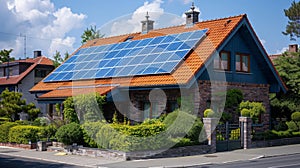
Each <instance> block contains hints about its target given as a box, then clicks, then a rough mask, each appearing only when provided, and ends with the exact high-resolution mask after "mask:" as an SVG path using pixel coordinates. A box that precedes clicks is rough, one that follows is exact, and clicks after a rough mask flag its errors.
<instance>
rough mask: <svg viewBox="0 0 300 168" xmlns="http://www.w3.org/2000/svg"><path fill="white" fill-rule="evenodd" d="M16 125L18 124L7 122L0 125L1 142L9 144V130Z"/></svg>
mask: <svg viewBox="0 0 300 168" xmlns="http://www.w3.org/2000/svg"><path fill="white" fill-rule="evenodd" d="M16 125H18V124H17V123H14V122H6V123H4V124H2V125H0V142H8V140H9V138H8V134H9V130H10V129H11V128H12V127H14V126H16Z"/></svg>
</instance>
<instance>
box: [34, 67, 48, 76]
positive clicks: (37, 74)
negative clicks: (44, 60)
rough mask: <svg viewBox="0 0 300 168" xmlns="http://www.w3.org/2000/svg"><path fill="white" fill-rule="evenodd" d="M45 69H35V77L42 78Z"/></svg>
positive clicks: (45, 74)
mask: <svg viewBox="0 0 300 168" xmlns="http://www.w3.org/2000/svg"><path fill="white" fill-rule="evenodd" d="M47 74H48V73H47V71H46V70H41V69H36V70H35V77H39V78H44V77H46V76H47Z"/></svg>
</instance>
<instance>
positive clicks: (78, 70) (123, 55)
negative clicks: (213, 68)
mask: <svg viewBox="0 0 300 168" xmlns="http://www.w3.org/2000/svg"><path fill="white" fill-rule="evenodd" d="M206 32H207V29H204V30H197V31H190V32H184V33H180V34H171V35H166V36H158V37H154V38H146V39H142V40H132V41H126V42H121V43H115V44H108V45H101V46H93V47H88V48H82V49H79V50H78V51H77V52H76V53H75V54H74V55H73V56H72V57H71V58H69V59H68V60H67V61H65V62H64V63H63V64H62V65H61V66H59V67H58V68H57V69H55V70H54V72H52V73H51V74H50V75H49V76H48V77H47V78H45V79H44V82H56V81H69V80H81V79H101V78H111V77H124V76H134V75H149V74H164V73H172V71H173V70H174V68H176V66H178V64H179V63H180V62H181V61H182V59H183V58H184V57H185V56H186V55H187V54H188V53H189V52H190V50H191V49H193V48H194V47H195V45H196V44H197V43H198V42H199V41H200V39H201V38H203V37H204V34H205V33H206Z"/></svg>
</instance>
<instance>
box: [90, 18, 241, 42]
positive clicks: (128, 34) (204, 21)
mask: <svg viewBox="0 0 300 168" xmlns="http://www.w3.org/2000/svg"><path fill="white" fill-rule="evenodd" d="M241 16H247V14H239V15H234V16H228V17H223V18H216V19H209V20H203V21H200V22H197V23H196V24H200V23H206V22H213V21H218V20H225V19H230V18H236V17H241ZM185 25H186V24H185V23H184V24H180V25H173V26H168V27H162V28H158V29H153V30H151V31H149V32H155V31H156V30H163V29H169V28H175V27H181V26H185ZM141 33H142V32H133V33H126V34H120V35H115V36H108V37H103V38H97V39H93V40H91V41H90V42H91V43H92V42H93V41H96V40H99V39H104V40H105V39H110V38H117V37H122V36H130V35H134V34H141Z"/></svg>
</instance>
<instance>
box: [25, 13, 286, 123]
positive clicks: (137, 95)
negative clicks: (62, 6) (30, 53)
mask: <svg viewBox="0 0 300 168" xmlns="http://www.w3.org/2000/svg"><path fill="white" fill-rule="evenodd" d="M186 15H187V17H186V24H185V25H180V26H174V27H168V28H162V29H152V28H153V21H151V20H149V16H148V15H147V16H146V20H144V21H142V32H140V33H132V34H125V35H120V36H114V37H108V38H101V39H95V40H91V41H89V42H87V43H86V44H84V45H83V46H81V47H80V48H79V49H78V50H77V51H76V52H74V54H73V55H72V56H71V57H70V58H69V59H68V60H67V61H66V62H65V63H64V64H63V65H61V66H60V67H58V68H57V69H56V70H55V71H54V72H52V73H51V74H50V75H49V76H48V77H46V78H45V79H44V80H43V81H41V82H40V83H38V84H37V85H36V86H35V87H33V88H32V89H31V90H30V91H31V92H32V93H38V94H39V97H38V101H39V102H40V103H47V104H55V103H61V102H62V101H63V100H65V99H66V98H67V97H69V96H72V95H77V94H82V93H89V92H98V93H100V94H102V95H106V96H107V100H108V101H111V102H108V104H107V105H106V106H105V111H104V115H105V116H106V117H107V118H108V119H111V118H112V116H113V113H114V112H115V111H123V112H121V113H123V115H125V116H126V117H128V118H130V119H131V120H135V121H142V120H144V119H145V118H155V117H157V116H159V115H160V113H161V111H162V110H163V111H164V112H167V113H168V112H171V111H172V110H174V109H175V108H176V107H177V100H178V99H179V98H180V97H181V96H182V95H183V94H185V95H191V97H192V101H193V103H194V106H195V108H194V109H195V112H196V113H198V115H200V116H203V111H204V110H205V109H206V108H209V107H210V105H211V104H212V102H213V101H214V100H212V90H219V91H222V88H223V86H227V89H231V88H238V89H240V90H242V91H243V94H244V98H245V100H250V101H259V102H262V103H263V104H264V105H265V107H266V109H267V113H266V114H264V115H263V116H262V122H263V123H264V124H265V125H266V126H267V125H268V124H269V121H270V103H269V93H276V92H286V87H285V85H284V83H283V82H282V80H281V78H280V77H279V76H278V73H277V71H276V70H275V68H274V66H273V64H272V62H271V60H270V58H269V57H268V54H267V53H266V51H265V49H264V48H263V46H262V44H261V43H260V41H259V39H258V37H257V36H256V34H255V32H254V30H253V28H252V26H251V24H250V23H249V20H248V19H247V16H246V15H239V16H233V17H228V18H222V19H216V20H208V21H202V22H198V15H199V12H197V11H194V7H192V8H191V10H189V11H188V12H186ZM185 32H186V33H185ZM174 34H179V35H178V36H177V35H176V38H174V36H175V35H174ZM201 34H202V35H201ZM168 35H171V36H168ZM186 35H189V37H188V38H187V37H185V36H186ZM193 37H196V38H197V39H193ZM184 39H187V41H184ZM150 41H151V42H150ZM178 41H179V42H180V41H183V44H180V43H177V42H178ZM137 43H138V44H137ZM157 43H159V44H158V45H157ZM132 47H133V48H132ZM121 48H123V49H121ZM149 62H150V63H149ZM222 74H224V76H225V78H226V79H225V80H224V79H221V78H220V76H222ZM155 88H156V89H155ZM160 89H161V90H163V92H161V90H160ZM155 90H156V91H155ZM155 94H156V95H158V96H156V97H155V96H154V100H153V98H151V96H152V95H155ZM164 95H166V99H163V97H164ZM128 97H129V99H130V100H129V99H127V98H128ZM160 97H162V99H160ZM155 98H156V99H155ZM151 99H152V100H151ZM112 101H113V102H114V103H113V102H112ZM49 110H50V113H51V112H52V110H53V109H49ZM157 111H158V113H157ZM124 112H126V113H125V114H124Z"/></svg>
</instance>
